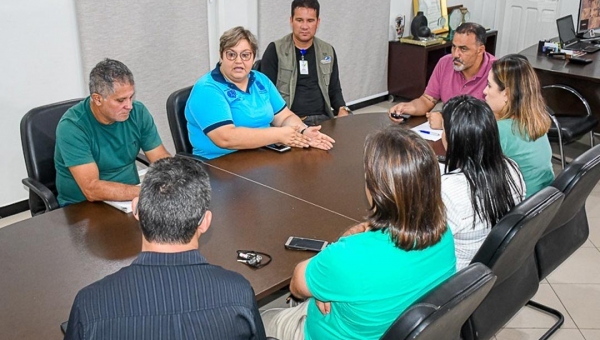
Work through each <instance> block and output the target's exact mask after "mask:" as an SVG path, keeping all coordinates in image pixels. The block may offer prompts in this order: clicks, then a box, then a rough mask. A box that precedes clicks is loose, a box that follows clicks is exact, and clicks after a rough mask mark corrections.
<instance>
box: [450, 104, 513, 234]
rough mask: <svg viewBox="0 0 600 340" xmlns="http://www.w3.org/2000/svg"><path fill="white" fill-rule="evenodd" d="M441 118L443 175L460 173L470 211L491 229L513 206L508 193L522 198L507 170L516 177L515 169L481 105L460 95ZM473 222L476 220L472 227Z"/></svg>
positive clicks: (486, 108)
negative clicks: (465, 181)
mask: <svg viewBox="0 0 600 340" xmlns="http://www.w3.org/2000/svg"><path fill="white" fill-rule="evenodd" d="M442 116H443V118H444V131H445V134H446V141H447V144H448V147H447V150H446V173H449V172H451V171H454V170H456V169H460V171H461V172H462V173H463V174H464V175H465V178H466V179H467V183H469V189H470V192H471V204H472V206H473V211H474V212H475V214H476V216H478V217H479V218H480V219H481V220H482V221H487V222H488V223H489V225H490V226H494V225H495V224H496V222H498V220H499V219H500V218H502V216H504V214H506V213H507V212H508V211H509V210H510V209H511V208H512V207H514V206H515V200H514V198H513V195H512V191H513V190H514V191H516V192H518V193H519V194H520V195H521V196H524V194H523V187H522V185H521V183H517V182H516V181H515V180H514V178H513V176H512V175H511V172H510V169H509V167H512V168H513V169H514V170H515V171H516V172H517V173H520V171H519V169H518V167H517V165H516V164H515V163H514V162H513V161H510V160H508V158H507V157H506V156H504V154H503V153H502V147H501V145H500V136H499V133H498V124H497V123H496V118H495V117H494V113H493V112H492V109H490V107H489V106H488V105H487V104H486V103H485V102H484V101H482V100H479V99H476V98H474V97H471V96H468V95H462V96H458V97H454V98H452V99H450V100H449V101H448V102H447V103H446V104H445V105H444V108H443V109H442ZM475 222H476V218H474V219H473V226H475Z"/></svg>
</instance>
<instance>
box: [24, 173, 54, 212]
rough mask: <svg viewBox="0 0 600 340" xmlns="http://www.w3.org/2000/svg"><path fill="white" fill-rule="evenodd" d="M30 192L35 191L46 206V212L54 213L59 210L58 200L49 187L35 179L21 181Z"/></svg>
mask: <svg viewBox="0 0 600 340" xmlns="http://www.w3.org/2000/svg"><path fill="white" fill-rule="evenodd" d="M21 182H22V183H23V184H24V185H25V186H26V187H27V188H29V190H31V191H33V193H35V194H36V195H38V196H39V197H40V198H41V199H42V201H43V202H44V205H45V206H46V211H52V210H55V209H58V208H59V205H58V200H57V199H56V196H54V193H52V191H51V190H50V189H48V187H47V186H45V185H43V184H42V183H41V182H39V181H36V180H35V179H33V178H29V177H28V178H24V179H23V180H22V181H21Z"/></svg>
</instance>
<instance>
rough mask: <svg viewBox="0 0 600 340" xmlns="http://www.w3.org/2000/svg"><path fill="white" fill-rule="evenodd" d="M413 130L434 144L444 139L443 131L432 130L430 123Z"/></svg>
mask: <svg viewBox="0 0 600 340" xmlns="http://www.w3.org/2000/svg"><path fill="white" fill-rule="evenodd" d="M411 130H413V131H414V132H416V133H418V134H419V136H421V137H423V138H424V139H427V140H430V141H432V142H435V141H438V140H440V139H441V138H442V130H435V129H432V128H431V126H430V125H429V122H425V123H423V124H421V125H417V126H415V127H414V128H412V129H411Z"/></svg>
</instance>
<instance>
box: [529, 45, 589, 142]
mask: <svg viewBox="0 0 600 340" xmlns="http://www.w3.org/2000/svg"><path fill="white" fill-rule="evenodd" d="M537 50H538V44H535V45H534V46H531V47H529V48H527V49H525V50H523V51H521V52H519V53H520V54H522V55H524V56H526V57H527V59H528V60H529V62H530V63H531V66H533V68H534V69H535V72H536V74H537V76H538V78H539V79H540V83H541V85H542V86H545V85H552V84H563V85H568V86H571V87H572V88H574V89H575V90H577V91H578V92H579V93H581V95H583V97H584V98H585V99H586V100H587V101H588V103H589V104H590V107H591V109H592V114H594V115H595V116H596V117H597V118H598V119H600V52H597V53H594V54H587V55H585V56H583V58H587V59H592V60H593V62H592V63H590V64H587V65H581V64H569V62H567V61H566V60H560V59H553V58H549V57H547V56H546V55H544V54H539V55H538V53H537ZM545 99H546V101H547V102H548V104H549V105H551V106H552V107H553V108H556V109H557V111H560V112H564V113H574V114H578V115H582V114H584V112H585V111H584V108H583V105H582V104H581V102H580V101H579V100H577V99H576V98H575V97H574V96H568V97H547V98H545ZM595 131H596V132H600V126H598V127H596V130H595Z"/></svg>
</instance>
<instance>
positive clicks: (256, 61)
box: [252, 59, 260, 71]
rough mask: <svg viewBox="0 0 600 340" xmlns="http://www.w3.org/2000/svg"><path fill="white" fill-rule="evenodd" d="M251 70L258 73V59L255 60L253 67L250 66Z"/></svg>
mask: <svg viewBox="0 0 600 340" xmlns="http://www.w3.org/2000/svg"><path fill="white" fill-rule="evenodd" d="M252 69H253V70H256V71H260V59H256V60H255V61H254V65H252Z"/></svg>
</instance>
